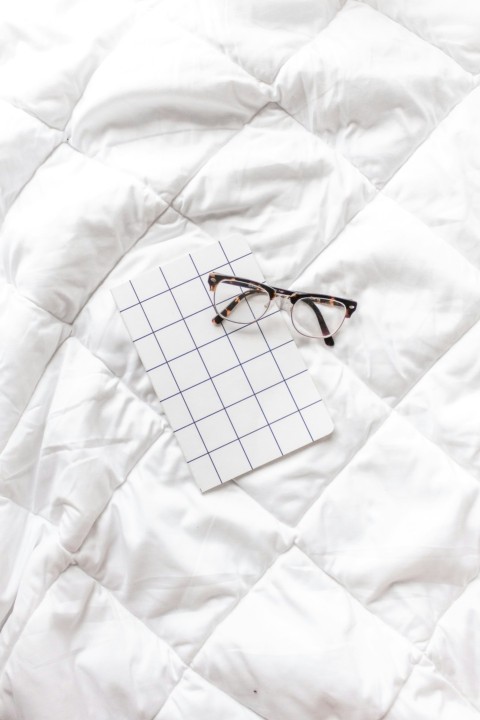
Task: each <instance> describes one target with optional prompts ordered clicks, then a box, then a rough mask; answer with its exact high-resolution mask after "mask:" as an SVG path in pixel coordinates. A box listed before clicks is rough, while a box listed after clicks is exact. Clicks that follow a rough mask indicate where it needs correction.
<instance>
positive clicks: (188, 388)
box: [151, 335, 293, 402]
mask: <svg viewBox="0 0 480 720" xmlns="http://www.w3.org/2000/svg"><path fill="white" fill-rule="evenodd" d="M221 337H222V338H223V335H222V336H221ZM292 342H293V340H287V341H286V342H284V343H281V344H280V345H277V346H276V347H274V348H273V349H274V350H278V349H279V348H281V347H283V346H284V345H289V344H290V343H292ZM202 347H203V345H202ZM269 352H270V351H269V350H265V352H263V353H260V354H259V355H255V357H252V358H249V360H245V361H244V362H243V363H242V364H243V365H246V364H247V363H249V362H251V360H256V359H257V358H259V357H262V355H267V354H268V353H269ZM161 365H166V363H162V364H161ZM161 365H157V367H161ZM239 367H241V365H234V366H233V367H231V368H227V370H222V371H221V372H219V373H216V374H215V375H212V380H214V379H215V378H217V377H220V375H225V373H227V372H230V371H231V370H236V369H237V368H239ZM151 369H152V370H155V369H156V368H151ZM289 379H290V378H289ZM206 382H208V380H200V382H197V383H195V384H194V385H189V387H187V388H185V389H184V390H183V392H187V390H192V388H195V387H198V386H199V385H203V383H206ZM178 394H179V393H173V395H168V396H167V397H164V398H160V402H165V400H171V399H172V398H174V397H176V396H177V395H178Z"/></svg>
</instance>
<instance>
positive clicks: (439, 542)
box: [299, 413, 480, 648]
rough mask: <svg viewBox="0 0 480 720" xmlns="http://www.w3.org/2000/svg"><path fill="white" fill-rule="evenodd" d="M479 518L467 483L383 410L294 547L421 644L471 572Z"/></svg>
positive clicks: (478, 504) (473, 483)
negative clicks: (380, 419) (372, 432)
mask: <svg viewBox="0 0 480 720" xmlns="http://www.w3.org/2000/svg"><path fill="white" fill-rule="evenodd" d="M427 518H428V521H427ZM479 520H480V492H479V487H478V482H477V480H476V479H474V478H472V477H471V476H470V475H468V474H467V473H465V471H464V470H462V468H461V467H459V466H458V465H457V464H456V463H455V462H454V461H453V460H451V459H450V458H449V457H448V456H447V455H445V453H443V452H442V451H441V450H440V449H439V448H437V447H436V446H435V445H433V444H432V443H431V442H430V441H429V440H427V439H426V438H425V437H423V436H422V435H420V434H419V433H418V432H417V431H416V430H415V429H414V428H413V427H412V426H411V424H410V423H408V422H407V421H405V420H404V419H403V418H401V417H399V416H398V414H397V413H393V414H392V415H391V416H390V417H389V418H388V420H387V421H386V422H385V423H384V425H383V426H382V427H381V428H380V429H379V430H378V432H377V433H376V434H375V435H374V436H373V437H371V438H370V440H369V441H368V442H367V443H366V444H365V445H364V447H363V448H362V449H361V450H360V451H359V452H358V453H357V455H356V456H355V457H354V459H353V460H352V461H351V462H350V463H349V464H348V465H347V466H346V467H345V469H344V470H343V471H342V472H341V473H340V475H339V476H338V477H337V478H336V480H335V482H334V483H333V484H332V485H331V486H330V487H329V489H328V491H327V492H325V493H324V494H323V495H322V496H321V497H320V499H319V500H318V502H317V503H315V504H314V505H313V506H312V508H311V509H310V510H309V512H308V513H307V514H306V515H305V517H304V519H303V520H302V522H301V524H300V525H299V531H300V544H301V546H302V547H303V548H304V549H305V552H306V553H307V554H308V555H309V556H310V557H311V558H312V559H313V560H314V561H315V562H316V563H317V564H318V565H319V566H320V567H322V568H323V569H324V570H325V571H326V572H327V573H328V574H329V575H331V576H332V577H334V578H335V579H336V580H337V581H338V582H339V583H341V584H342V585H343V586H344V587H346V588H347V590H348V591H349V592H350V593H352V595H354V596H355V597H356V598H357V599H358V600H359V601H360V602H361V603H363V604H364V605H365V606H366V607H367V608H368V610H370V611H371V612H372V613H374V614H375V615H377V616H378V617H380V618H381V619H382V620H384V621H385V622H387V623H388V624H390V625H391V626H393V627H395V629H396V630H398V631H399V632H400V633H401V634H402V635H404V636H405V637H407V638H408V639H409V640H410V641H412V642H415V643H418V644H419V646H420V647H422V648H425V647H426V646H427V644H428V642H429V640H430V637H431V634H432V632H433V629H434V627H435V623H436V622H437V620H438V619H439V618H440V617H441V616H442V614H443V613H444V612H445V611H446V610H447V608H448V607H449V606H450V605H451V603H452V602H453V601H454V600H455V599H456V597H457V596H458V595H459V593H460V592H461V590H462V588H463V587H465V586H466V585H467V583H468V582H469V581H470V580H471V579H472V578H473V577H475V576H476V575H477V573H478V556H477V551H476V549H475V548H476V547H477V544H478V542H479V541H480V524H479ZM352 553H353V554H354V555H355V562H352V561H351V556H352Z"/></svg>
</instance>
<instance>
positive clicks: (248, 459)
mask: <svg viewBox="0 0 480 720" xmlns="http://www.w3.org/2000/svg"><path fill="white" fill-rule="evenodd" d="M190 259H191V260H192V264H193V266H194V268H195V272H196V273H197V275H198V271H197V266H196V265H195V263H194V262H193V259H192V256H191V255H190ZM159 270H160V272H161V273H162V276H163V279H164V280H165V282H166V284H167V287H168V288H169V285H168V281H167V278H166V277H165V274H164V272H163V270H162V268H159ZM199 277H200V276H199ZM200 279H201V278H200ZM202 286H203V287H205V285H204V284H203V282H202ZM169 289H170V288H169ZM205 290H206V291H207V288H205ZM207 292H208V291H207ZM171 295H172V298H173V301H174V303H175V305H176V306H177V309H178V312H179V313H180V315H181V314H182V311H181V310H180V308H179V306H178V303H177V300H176V298H175V295H174V294H173V292H171ZM209 299H210V298H209ZM184 323H185V327H186V328H187V330H188V333H189V335H190V337H191V338H192V342H193V344H194V345H195V347H196V343H195V340H194V338H193V335H192V333H191V331H190V328H189V327H188V324H187V321H186V320H185V319H184ZM198 354H199V356H200V359H201V361H202V364H203V366H204V368H205V370H206V372H207V375H208V377H209V378H210V381H211V383H212V385H213V387H214V388H215V392H216V393H217V395H218V399H219V400H220V402H221V403H222V407H223V409H224V410H225V405H224V404H223V400H222V398H221V397H220V393H219V392H218V390H217V388H216V385H215V383H214V382H213V381H212V378H211V376H210V371H209V369H208V367H207V364H206V362H205V360H204V359H203V357H202V355H201V353H200V352H199V353H198ZM170 372H171V373H172V375H173V370H172V369H171V368H170ZM174 377H175V376H174ZM175 382H176V380H175ZM177 385H178V383H177ZM182 398H183V401H184V402H185V404H186V405H187V407H188V403H187V402H186V401H185V398H184V397H183V393H182ZM188 412H189V413H190V417H191V418H192V420H193V415H192V413H191V412H190V408H188ZM225 414H226V416H227V417H228V420H229V422H230V425H231V426H232V430H233V432H234V433H235V435H236V436H237V440H238V441H239V442H240V446H241V448H242V450H243V452H244V455H245V457H246V459H247V462H248V464H249V465H250V469H251V470H253V465H252V463H251V462H250V458H249V457H248V455H247V453H246V452H245V448H244V447H243V445H242V442H241V440H240V438H239V436H238V433H237V431H236V429H235V426H234V424H233V423H232V420H231V418H230V415H229V414H228V413H227V411H226V410H225ZM197 431H198V433H199V434H200V430H199V428H198V425H197ZM200 437H201V434H200ZM204 445H205V449H207V447H206V444H205V443H204ZM209 456H210V453H209ZM210 460H211V462H212V463H213V465H214V466H215V463H214V462H213V458H212V457H211V456H210ZM215 470H217V468H216V467H215ZM217 475H218V477H219V480H220V482H223V481H222V478H221V477H220V473H219V472H218V470H217Z"/></svg>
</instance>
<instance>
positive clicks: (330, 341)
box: [303, 298, 335, 347]
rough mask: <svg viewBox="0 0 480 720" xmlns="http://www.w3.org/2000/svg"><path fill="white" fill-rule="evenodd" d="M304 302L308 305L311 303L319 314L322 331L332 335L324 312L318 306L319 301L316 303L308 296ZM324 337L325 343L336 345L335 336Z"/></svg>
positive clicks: (318, 318)
mask: <svg viewBox="0 0 480 720" xmlns="http://www.w3.org/2000/svg"><path fill="white" fill-rule="evenodd" d="M303 302H305V303H306V304H307V305H310V307H311V308H312V310H313V311H314V313H315V315H316V316H317V320H318V322H319V324H320V328H321V330H322V333H324V334H325V335H330V330H329V329H328V327H327V323H326V322H325V320H324V317H323V315H322V313H321V312H320V310H319V309H318V307H317V303H314V302H313V301H312V300H308V298H307V299H305V300H304V301H303ZM322 339H323V342H324V343H325V345H329V346H330V347H333V345H335V343H334V341H333V337H324V338H322Z"/></svg>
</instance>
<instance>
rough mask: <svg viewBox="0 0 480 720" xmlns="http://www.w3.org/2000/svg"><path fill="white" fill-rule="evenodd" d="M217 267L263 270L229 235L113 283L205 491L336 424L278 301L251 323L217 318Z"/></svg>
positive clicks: (247, 273)
mask: <svg viewBox="0 0 480 720" xmlns="http://www.w3.org/2000/svg"><path fill="white" fill-rule="evenodd" d="M214 270H216V271H218V272H223V273H226V274H231V275H237V276H240V277H244V278H249V279H252V280H258V281H262V280H263V279H264V276H263V274H262V272H261V270H260V268H259V266H258V263H257V261H256V260H255V257H254V255H253V253H252V252H251V250H250V248H249V246H248V244H247V243H246V242H245V241H244V240H243V239H240V240H225V241H222V242H219V243H213V244H211V245H208V246H206V247H205V248H202V249H200V250H196V251H195V252H192V253H190V254H188V255H185V256H183V257H181V258H178V259H176V260H173V261H171V262H169V263H166V264H164V265H161V266H160V267H153V268H151V269H150V270H148V271H146V272H144V273H142V274H141V275H139V276H137V277H135V278H132V279H131V280H129V281H128V282H126V283H123V284H122V285H120V286H118V287H116V288H114V289H113V290H112V294H113V296H114V299H115V302H116V304H117V306H118V309H119V311H120V313H121V315H122V318H123V321H124V323H125V325H126V328H127V330H128V332H129V334H130V337H131V339H132V341H133V345H134V346H135V351H136V352H137V353H138V355H139V357H140V359H141V362H142V363H143V366H144V368H145V371H146V372H147V374H148V376H149V378H150V381H151V382H152V385H153V387H154V389H155V392H156V394H157V396H158V398H159V401H160V402H161V403H162V406H163V409H164V412H165V415H166V417H167V419H168V421H169V423H170V425H171V427H172V429H173V432H174V433H175V436H176V438H177V440H178V443H179V445H180V447H181V449H182V451H183V454H184V456H185V460H186V462H187V464H188V466H189V468H190V470H191V472H192V474H193V477H194V478H195V480H196V482H197V484H198V486H199V488H200V489H201V490H202V491H206V490H209V489H210V488H213V487H215V486H217V485H220V484H222V483H225V482H227V481H228V480H232V479H233V478H236V477H239V476H240V475H243V474H244V473H248V472H250V471H252V470H254V469H256V468H258V467H260V466H261V465H264V464H265V463H268V462H271V461H273V460H276V459H278V458H281V457H282V456H283V455H286V454H287V453H290V452H292V451H294V450H297V449H298V448H300V447H303V446H304V445H307V444H309V443H311V442H314V441H316V440H318V439H320V438H322V437H324V436H325V435H328V434H329V433H330V432H331V431H332V430H333V423H332V420H331V418H330V416H329V413H328V411H327V409H326V407H325V404H324V402H323V400H322V398H321V397H320V395H319V392H318V390H317V388H316V386H315V384H314V382H313V380H312V378H311V376H310V374H309V372H308V369H307V367H306V366H305V363H304V361H303V358H302V356H301V354H300V352H299V350H298V348H297V346H296V345H295V341H294V339H293V335H292V330H291V329H290V327H289V325H288V323H287V321H286V320H285V318H284V317H283V313H282V312H281V310H280V309H279V307H278V305H277V304H276V302H275V301H274V302H272V304H271V306H270V308H269V310H268V312H267V313H266V314H265V315H264V316H263V317H262V318H260V319H259V320H258V321H254V322H251V323H250V324H248V325H238V324H234V323H233V322H229V321H228V320H225V321H224V322H223V323H220V324H219V325H215V324H213V323H212V318H213V317H214V316H215V315H216V312H215V310H214V306H213V293H212V292H211V291H210V289H209V285H208V274H209V273H210V272H212V271H214ZM312 342H315V341H312ZM132 350H133V349H132Z"/></svg>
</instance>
